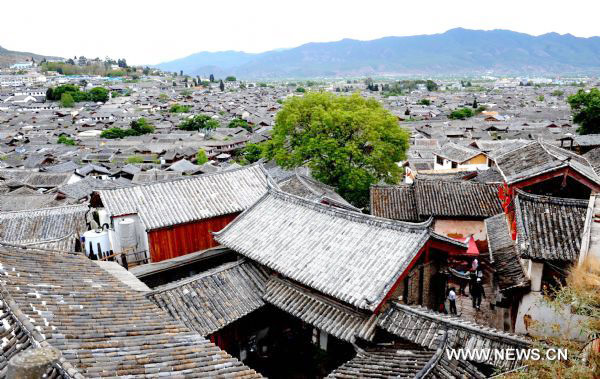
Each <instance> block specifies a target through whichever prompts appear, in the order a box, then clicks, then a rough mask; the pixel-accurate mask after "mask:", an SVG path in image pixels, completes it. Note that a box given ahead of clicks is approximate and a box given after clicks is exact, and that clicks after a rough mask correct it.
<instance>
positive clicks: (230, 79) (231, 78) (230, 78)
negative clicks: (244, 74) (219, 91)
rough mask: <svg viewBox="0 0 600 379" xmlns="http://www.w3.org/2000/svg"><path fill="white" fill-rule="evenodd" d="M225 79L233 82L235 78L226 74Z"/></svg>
mask: <svg viewBox="0 0 600 379" xmlns="http://www.w3.org/2000/svg"><path fill="white" fill-rule="evenodd" d="M225 81H226V82H235V81H236V78H235V76H231V75H230V76H228V77H226V78H225Z"/></svg>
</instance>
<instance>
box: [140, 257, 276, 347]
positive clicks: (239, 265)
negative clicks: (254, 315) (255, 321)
mask: <svg viewBox="0 0 600 379" xmlns="http://www.w3.org/2000/svg"><path fill="white" fill-rule="evenodd" d="M266 281H267V274H266V272H265V271H264V270H263V269H261V268H260V267H258V266H257V265H256V264H254V263H251V262H248V261H245V260H242V261H237V262H232V263H225V264H223V265H221V266H219V267H216V268H214V269H212V270H209V271H207V272H203V273H201V274H198V275H195V276H192V277H190V278H186V279H182V280H180V281H177V282H173V283H169V284H167V285H165V286H161V287H157V288H155V289H154V291H152V292H151V293H148V294H147V296H148V298H149V299H150V300H152V301H153V302H154V303H156V305H158V306H159V307H160V308H162V309H164V310H165V311H167V312H168V313H169V314H170V315H171V316H173V318H175V319H177V320H180V321H181V322H183V323H184V324H185V325H187V326H189V327H190V328H192V329H194V330H195V331H197V332H198V333H200V334H201V335H203V336H207V335H209V334H212V333H214V332H216V331H217V330H219V329H221V328H223V327H225V326H227V325H229V324H231V323H232V322H234V321H236V320H238V319H240V318H241V317H243V316H245V315H247V314H249V313H251V312H253V311H255V310H257V309H258V308H260V307H262V306H263V305H264V304H265V302H264V301H263V299H262V296H263V293H264V290H265V282H266Z"/></svg>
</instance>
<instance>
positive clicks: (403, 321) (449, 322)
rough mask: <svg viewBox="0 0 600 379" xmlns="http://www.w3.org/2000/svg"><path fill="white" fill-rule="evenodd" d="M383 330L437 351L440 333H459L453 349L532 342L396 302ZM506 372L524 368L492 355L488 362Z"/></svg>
mask: <svg viewBox="0 0 600 379" xmlns="http://www.w3.org/2000/svg"><path fill="white" fill-rule="evenodd" d="M378 324H379V327H381V328H382V329H384V330H386V331H388V332H389V333H392V334H394V335H396V336H398V337H402V338H404V339H406V340H408V341H410V342H413V343H416V344H418V345H421V346H423V347H427V348H430V349H432V348H437V345H438V342H437V339H436V336H437V335H438V334H439V332H440V331H443V330H448V331H452V332H454V333H455V335H454V336H452V341H450V342H451V343H450V345H449V347H453V348H466V349H472V348H475V347H476V348H480V349H509V348H510V349H514V348H523V347H528V346H529V345H530V342H529V341H528V340H527V339H525V338H523V337H519V336H516V335H514V334H510V333H507V332H503V331H500V330H497V329H493V328H489V327H485V326H483V325H479V324H475V323H472V322H469V321H466V320H464V319H461V318H459V317H456V316H450V315H447V314H443V313H437V312H433V311H432V310H429V309H426V308H422V307H416V306H408V305H404V304H400V303H392V304H390V306H389V308H387V309H386V310H385V312H384V313H383V314H382V316H381V317H380V318H379V321H378ZM486 363H488V364H491V365H492V366H495V367H497V368H500V369H502V370H511V369H513V368H515V367H517V366H519V365H520V362H519V361H517V360H513V361H510V360H500V359H497V357H495V356H494V354H491V355H490V357H489V360H488V361H487V362H486Z"/></svg>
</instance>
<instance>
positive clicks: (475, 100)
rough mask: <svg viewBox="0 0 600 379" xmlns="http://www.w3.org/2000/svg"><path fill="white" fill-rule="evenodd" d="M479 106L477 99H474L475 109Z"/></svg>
mask: <svg viewBox="0 0 600 379" xmlns="http://www.w3.org/2000/svg"><path fill="white" fill-rule="evenodd" d="M477 108H479V105H477V99H473V109H477Z"/></svg>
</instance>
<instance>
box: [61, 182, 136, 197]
mask: <svg viewBox="0 0 600 379" xmlns="http://www.w3.org/2000/svg"><path fill="white" fill-rule="evenodd" d="M121 187H125V185H123V183H120V182H117V181H115V180H101V179H97V178H94V177H91V176H86V177H85V178H83V179H81V180H79V181H77V182H75V183H71V184H67V185H64V186H61V187H59V188H58V189H57V191H58V192H60V193H62V194H64V195H65V196H67V197H70V198H72V199H74V200H80V199H85V198H86V197H88V196H89V195H91V194H92V192H94V191H96V190H99V189H109V188H121Z"/></svg>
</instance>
